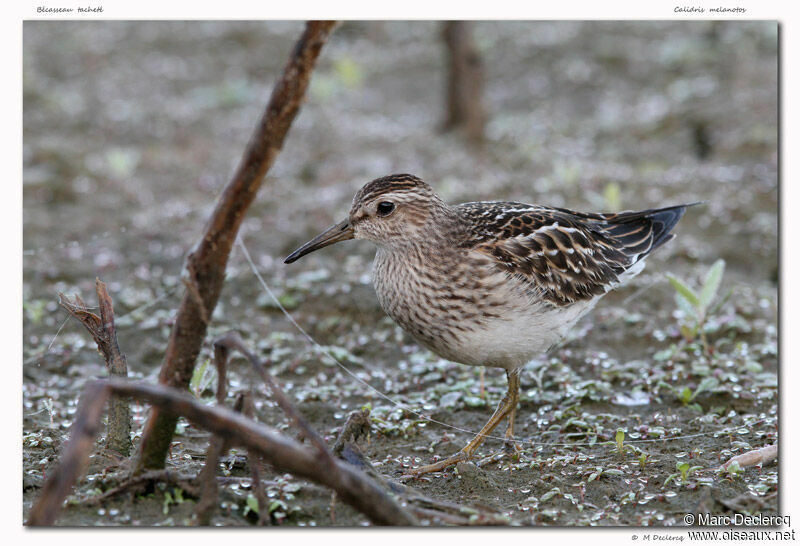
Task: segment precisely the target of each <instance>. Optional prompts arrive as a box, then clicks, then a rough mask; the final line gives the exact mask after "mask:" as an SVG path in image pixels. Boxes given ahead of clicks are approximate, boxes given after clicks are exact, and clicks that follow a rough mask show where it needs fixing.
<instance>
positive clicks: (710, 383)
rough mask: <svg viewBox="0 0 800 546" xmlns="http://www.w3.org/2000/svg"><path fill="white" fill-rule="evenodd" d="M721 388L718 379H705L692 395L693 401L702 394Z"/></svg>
mask: <svg viewBox="0 0 800 546" xmlns="http://www.w3.org/2000/svg"><path fill="white" fill-rule="evenodd" d="M717 386H719V380H718V379H717V378H716V377H706V378H705V379H703V380H702V381H701V382H700V384H699V385H698V386H697V388H696V389H695V391H694V394H692V398H691V399H692V400H694V398H695V397H696V396H697V395H698V394H700V393H701V392H706V391H712V390H714V389H716V388H717Z"/></svg>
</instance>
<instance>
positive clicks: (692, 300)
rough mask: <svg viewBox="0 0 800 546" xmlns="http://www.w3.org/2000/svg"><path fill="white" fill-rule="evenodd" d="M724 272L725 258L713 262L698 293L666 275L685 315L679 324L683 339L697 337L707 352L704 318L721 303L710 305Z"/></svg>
mask: <svg viewBox="0 0 800 546" xmlns="http://www.w3.org/2000/svg"><path fill="white" fill-rule="evenodd" d="M724 272H725V260H717V261H716V262H714V265H712V266H711V268H710V269H709V270H708V272H707V273H706V276H705V279H704V280H703V286H702V287H701V288H700V291H699V293H698V292H696V291H695V290H693V289H692V288H691V287H689V285H688V284H686V283H685V282H684V281H682V280H680V279H678V278H677V277H675V276H673V275H667V279H669V283H670V284H671V285H672V287H673V288H674V289H675V301H676V303H677V305H678V307H679V308H680V309H681V311H683V313H684V315H685V317H686V318H685V322H684V323H683V324H681V326H680V330H681V335H682V336H683V339H684V340H685V341H686V342H687V343H691V342H693V341H694V340H695V339H697V338H698V337H699V338H700V341H701V342H702V343H703V347H704V348H705V349H706V352H708V342H707V341H706V338H705V326H706V320H707V319H708V317H709V316H710V315H711V314H712V312H713V311H714V310H716V308H717V307H719V306H720V305H721V304H722V301H720V302H718V303H717V304H716V306H712V303H713V302H714V298H715V297H716V295H717V292H718V291H719V287H720V284H721V283H722V275H723V273H724ZM723 301H724V300H723Z"/></svg>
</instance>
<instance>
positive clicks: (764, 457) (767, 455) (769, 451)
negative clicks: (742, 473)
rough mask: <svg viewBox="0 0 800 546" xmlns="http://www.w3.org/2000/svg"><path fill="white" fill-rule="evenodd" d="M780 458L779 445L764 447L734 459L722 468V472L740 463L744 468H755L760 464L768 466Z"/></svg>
mask: <svg viewBox="0 0 800 546" xmlns="http://www.w3.org/2000/svg"><path fill="white" fill-rule="evenodd" d="M777 458H778V444H773V445H771V446H766V447H762V448H761V449H754V450H753V451H747V452H745V453H742V454H741V455H737V456H736V457H732V458H731V459H729V460H728V461H726V462H725V464H723V465H722V466H721V467H720V470H727V469H728V467H729V466H730V465H732V464H733V463H738V464H739V466H741V467H742V468H744V467H746V466H755V465H758V464H762V465H763V464H767V463H769V462H772V461H773V460H775V459H777Z"/></svg>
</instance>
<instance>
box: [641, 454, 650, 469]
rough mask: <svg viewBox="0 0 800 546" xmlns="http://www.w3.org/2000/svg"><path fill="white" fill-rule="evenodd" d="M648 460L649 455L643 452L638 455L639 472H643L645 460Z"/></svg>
mask: <svg viewBox="0 0 800 546" xmlns="http://www.w3.org/2000/svg"><path fill="white" fill-rule="evenodd" d="M649 458H650V454H649V453H645V452H644V451H642V452H641V453H639V469H640V470H644V467H645V465H646V464H647V459H649Z"/></svg>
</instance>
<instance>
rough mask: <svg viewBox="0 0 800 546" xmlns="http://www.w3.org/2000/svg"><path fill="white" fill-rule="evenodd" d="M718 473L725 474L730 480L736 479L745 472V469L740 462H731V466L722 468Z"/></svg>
mask: <svg viewBox="0 0 800 546" xmlns="http://www.w3.org/2000/svg"><path fill="white" fill-rule="evenodd" d="M717 472H719V473H720V474H725V475H726V476H727V477H729V478H736V477H737V476H739V474H741V473H742V472H744V468H742V465H740V464H739V461H731V462H730V463H729V464H727V465H725V466H723V467H721V468H720V469H719V470H718V471H717Z"/></svg>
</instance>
